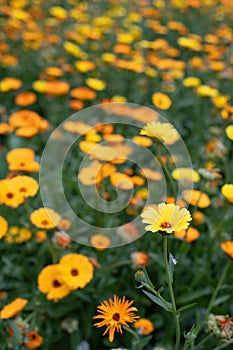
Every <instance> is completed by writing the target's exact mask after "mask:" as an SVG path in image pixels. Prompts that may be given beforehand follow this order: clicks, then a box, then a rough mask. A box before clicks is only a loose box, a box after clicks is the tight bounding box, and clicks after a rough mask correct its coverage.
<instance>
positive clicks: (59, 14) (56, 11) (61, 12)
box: [49, 6, 68, 20]
mask: <svg viewBox="0 0 233 350" xmlns="http://www.w3.org/2000/svg"><path fill="white" fill-rule="evenodd" d="M49 12H50V13H51V15H52V16H54V17H56V18H58V19H62V20H64V19H66V18H67V16H68V14H67V11H66V10H65V9H64V8H63V7H61V6H53V7H51V8H50V9H49Z"/></svg>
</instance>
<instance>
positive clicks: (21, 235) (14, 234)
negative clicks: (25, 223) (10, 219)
mask: <svg viewBox="0 0 233 350" xmlns="http://www.w3.org/2000/svg"><path fill="white" fill-rule="evenodd" d="M31 237H32V231H31V230H30V229H29V228H27V227H18V226H11V227H10V228H9V229H8V232H7V234H6V236H5V241H6V242H7V243H16V244H22V243H24V242H27V241H29V240H30V239H31Z"/></svg>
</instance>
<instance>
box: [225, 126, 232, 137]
mask: <svg viewBox="0 0 233 350" xmlns="http://www.w3.org/2000/svg"><path fill="white" fill-rule="evenodd" d="M226 134H227V137H228V138H229V139H230V140H232V141H233V125H228V126H227V127H226Z"/></svg>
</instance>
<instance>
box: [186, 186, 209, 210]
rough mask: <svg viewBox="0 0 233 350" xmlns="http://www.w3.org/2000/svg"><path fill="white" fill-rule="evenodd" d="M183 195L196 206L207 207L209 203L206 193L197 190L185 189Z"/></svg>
mask: <svg viewBox="0 0 233 350" xmlns="http://www.w3.org/2000/svg"><path fill="white" fill-rule="evenodd" d="M183 197H184V199H185V200H186V201H187V202H188V203H189V204H191V205H193V206H197V207H198V208H207V207H208V206H209V205H210V203H211V202H210V198H209V196H208V195H207V194H206V193H203V192H201V191H197V190H193V191H192V190H185V191H183Z"/></svg>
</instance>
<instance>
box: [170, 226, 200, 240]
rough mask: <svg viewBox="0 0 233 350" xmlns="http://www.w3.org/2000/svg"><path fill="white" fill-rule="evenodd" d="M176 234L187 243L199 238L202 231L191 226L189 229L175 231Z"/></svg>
mask: <svg viewBox="0 0 233 350" xmlns="http://www.w3.org/2000/svg"><path fill="white" fill-rule="evenodd" d="M174 236H175V237H177V238H180V239H183V240H184V241H185V242H187V243H191V242H192V241H195V240H196V239H198V237H199V236H200V233H199V231H198V230H197V229H196V228H194V227H191V226H190V227H189V228H188V229H187V230H181V231H175V232H174Z"/></svg>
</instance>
